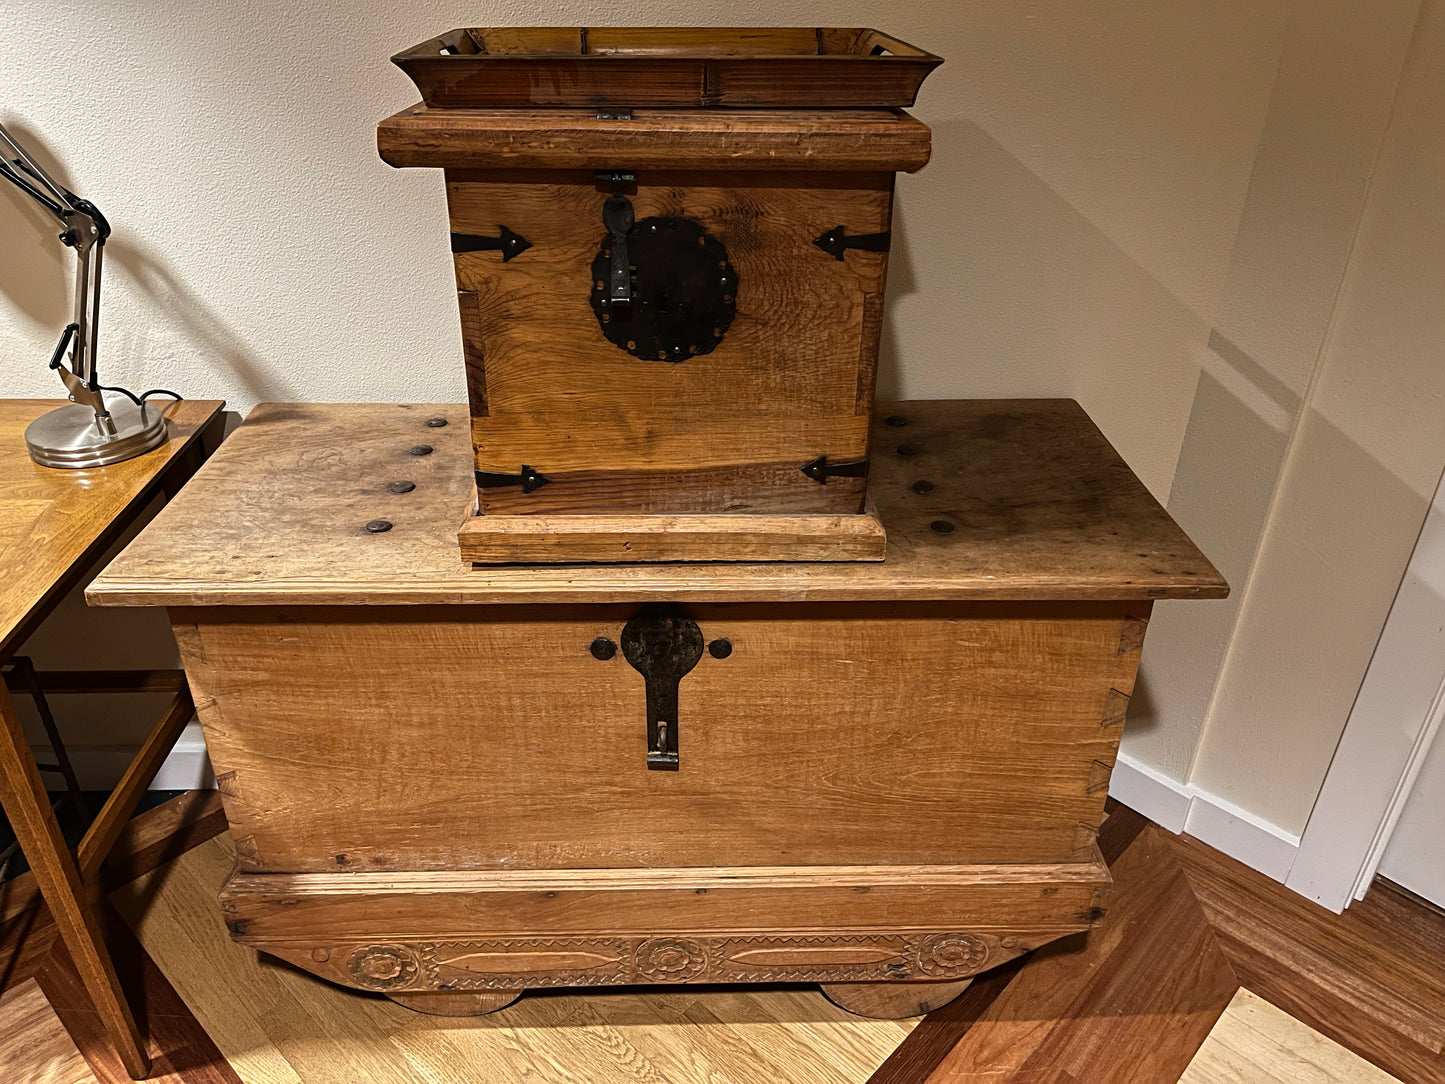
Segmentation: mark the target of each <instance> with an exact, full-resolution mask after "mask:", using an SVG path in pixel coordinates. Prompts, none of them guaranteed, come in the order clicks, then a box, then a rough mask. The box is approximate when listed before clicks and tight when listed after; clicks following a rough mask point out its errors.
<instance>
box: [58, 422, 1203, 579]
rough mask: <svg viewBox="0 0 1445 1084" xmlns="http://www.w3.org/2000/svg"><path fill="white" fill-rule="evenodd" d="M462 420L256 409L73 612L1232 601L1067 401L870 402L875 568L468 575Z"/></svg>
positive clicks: (467, 470) (529, 570) (602, 568)
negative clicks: (879, 542)
mask: <svg viewBox="0 0 1445 1084" xmlns="http://www.w3.org/2000/svg"><path fill="white" fill-rule="evenodd" d="M442 419H444V420H445V422H446V423H447V424H445V425H437V424H435V423H436V422H437V421H438V420H442ZM467 421H468V413H467V408H466V407H465V406H463V405H461V404H445V405H440V406H427V405H416V404H412V405H394V404H386V405H380V404H277V403H272V404H263V405H261V406H258V407H257V408H256V409H255V410H254V411H253V412H252V413H251V415H250V417H249V418H248V419H247V420H246V423H245V424H244V425H243V426H242V427H241V428H240V429H238V430H237V431H236V432H235V433H234V434H233V435H232V436H231V437H230V438H229V439H228V440H227V441H226V443H225V444H224V445H222V447H221V448H220V450H219V451H218V452H217V453H216V454H215V455H213V456H212V457H211V459H210V460H209V461H208V462H207V463H206V464H205V466H203V467H202V468H201V470H200V471H199V472H198V473H197V474H196V476H195V478H194V479H193V480H192V481H191V483H190V484H189V485H187V486H186V488H185V489H184V490H182V492H181V493H180V495H179V496H178V497H177V498H176V499H175V500H173V501H172V502H171V503H170V504H169V505H168V506H167V507H166V508H165V509H164V510H162V512H161V513H160V514H159V515H158V516H157V517H156V519H155V520H154V521H153V522H152V523H151V525H150V526H149V527H147V528H146V530H145V531H144V532H143V533H142V534H141V535H140V536H139V537H138V538H137V539H136V540H135V541H134V542H132V543H131V544H130V546H129V547H127V549H126V550H125V551H124V552H123V553H122V554H121V555H120V556H119V557H118V558H117V559H116V560H115V561H114V562H113V563H112V564H111V565H110V566H109V567H108V568H107V569H106V570H105V572H103V573H102V574H101V576H100V577H99V578H97V579H96V580H95V582H94V583H93V584H92V585H91V587H90V589H89V590H88V591H87V593H86V597H87V598H88V599H89V601H90V602H91V603H92V604H94V605H102V606H158V605H166V606H208V605H216V606H232V605H288V604H298V605H385V604H476V603H504V602H532V603H554V602H584V603H585V602H599V603H600V602H629V601H642V600H648V599H657V600H661V599H666V600H672V601H680V602H685V601H713V602H726V601H734V602H737V601H752V602H802V601H851V600H860V601H862V600H872V601H881V600H891V599H896V600H930V599H932V600H950V599H979V600H1005V599H1018V600H1048V599H1094V600H1098V599H1167V598H1222V597H1224V596H1225V595H1226V594H1227V593H1228V590H1229V588H1228V586H1227V584H1226V583H1225V582H1224V579H1223V577H1221V576H1220V574H1219V573H1218V572H1217V571H1216V570H1215V568H1214V566H1213V565H1211V564H1210V563H1209V561H1208V560H1207V559H1206V558H1205V557H1204V555H1203V554H1202V553H1200V552H1199V550H1198V548H1196V547H1195V545H1194V544H1193V543H1192V542H1191V541H1190V540H1189V538H1188V536H1186V535H1185V533H1184V532H1183V531H1182V530H1181V529H1180V528H1179V527H1178V525H1176V524H1175V523H1174V521H1173V520H1172V519H1171V518H1170V517H1169V514H1168V513H1167V512H1165V511H1164V509H1163V508H1161V507H1160V506H1159V504H1158V502H1156V501H1155V500H1154V499H1153V497H1152V496H1150V494H1149V492H1148V491H1147V490H1146V489H1145V488H1144V486H1143V484H1142V483H1141V482H1140V481H1139V480H1138V479H1137V478H1136V477H1135V476H1134V474H1133V473H1132V472H1131V471H1130V470H1129V468H1128V466H1127V465H1125V463H1124V461H1123V460H1122V459H1120V458H1119V455H1118V453H1116V452H1115V451H1114V449H1113V448H1112V447H1111V446H1110V445H1109V443H1108V441H1107V440H1105V439H1104V436H1103V434H1101V433H1100V432H1099V430H1098V429H1097V428H1096V427H1095V426H1094V424H1093V423H1092V422H1091V421H1090V420H1089V418H1088V416H1087V415H1086V414H1085V413H1084V412H1083V410H1082V409H1081V408H1080V407H1079V406H1078V404H1077V403H1075V402H1073V401H1072V400H1068V399H1036V400H951V401H928V402H924V401H918V402H905V403H893V404H883V405H881V406H880V408H879V410H878V411H877V418H876V419H875V421H874V434H873V439H874V448H875V455H874V458H873V473H872V477H871V479H870V483H869V494H870V497H871V499H872V501H873V502H874V504H875V505H876V507H877V510H878V513H879V515H880V516H881V518H882V520H883V523H884V525H885V527H886V529H887V532H888V555H887V559H886V560H884V561H882V562H878V563H870V564H860V563H847V562H839V563H809V564H801V563H750V564H741V563H718V564H660V565H563V566H559V565H550V566H537V565H501V566H487V567H481V566H472V565H468V564H464V563H463V562H462V561H461V560H460V559H459V558H458V556H457V550H456V531H457V527H458V524H459V523H460V522H461V521H462V519H463V517H464V515H465V514H466V509H467V504H468V500H469V498H470V496H471V486H472V474H471V464H470V457H471V444H470V434H469V432H468V426H467ZM428 423H432V424H428ZM428 448H429V449H431V450H430V451H429V452H427V451H423V449H428ZM408 483H410V485H408ZM378 521H381V522H384V523H386V524H389V525H390V526H389V527H382V526H381V522H378ZM368 525H371V526H370V528H368Z"/></svg>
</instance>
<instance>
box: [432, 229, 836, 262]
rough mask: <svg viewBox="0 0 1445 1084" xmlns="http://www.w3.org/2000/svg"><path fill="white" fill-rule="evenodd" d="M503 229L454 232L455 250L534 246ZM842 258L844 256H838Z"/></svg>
mask: <svg viewBox="0 0 1445 1084" xmlns="http://www.w3.org/2000/svg"><path fill="white" fill-rule="evenodd" d="M498 229H500V230H501V231H502V235H501V236H500V237H482V236H480V235H478V234H475V233H454V234H452V251H453V252H490V251H494V250H498V249H500V250H501V253H502V262H503V263H506V262H507V261H508V260H510V259H511V258H512V257H513V256H520V255H521V254H522V253H524V252H526V251H527V249H529V248H531V247H532V242H531V241H528V240H527V239H526V238H525V237H523V236H522V235H521V234H520V233H513V232H512V231H511V230H509V229H507V227H506V226H499V227H498ZM838 258H839V259H842V257H841V256H840V257H838Z"/></svg>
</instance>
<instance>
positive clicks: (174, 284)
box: [102, 236, 302, 402]
mask: <svg viewBox="0 0 1445 1084" xmlns="http://www.w3.org/2000/svg"><path fill="white" fill-rule="evenodd" d="M106 253H107V255H108V257H109V266H111V267H115V268H118V269H119V270H120V271H121V273H123V274H124V275H125V276H126V279H127V280H128V281H129V282H130V283H131V284H133V285H134V286H135V287H136V289H137V292H138V293H139V294H141V295H142V296H143V297H144V298H145V299H146V300H147V301H148V302H149V303H150V305H151V307H152V308H154V309H155V311H156V312H157V313H159V314H163V315H164V316H165V317H166V318H168V319H169V320H171V321H174V322H177V323H179V324H181V325H182V326H183V327H184V331H185V334H186V336H187V338H189V339H190V340H191V342H192V343H193V344H194V345H195V346H196V347H197V353H198V355H199V356H200V357H201V358H203V359H204V360H205V364H203V365H194V366H193V365H190V364H187V368H188V369H194V370H195V371H196V372H199V373H207V372H211V373H214V372H215V371H216V370H217V366H216V365H215V364H214V363H215V362H220V363H221V366H223V367H224V369H225V370H228V371H229V372H231V373H233V374H234V375H235V376H236V378H237V379H238V380H239V381H240V383H241V385H242V386H243V387H244V388H245V389H246V391H247V392H249V393H250V395H251V397H252V398H254V399H255V400H257V401H258V402H263V401H266V400H271V399H275V400H280V401H282V402H294V401H296V400H297V399H299V398H301V397H302V396H301V393H300V392H299V391H298V390H297V389H296V388H295V387H294V386H293V385H292V384H290V383H289V382H288V381H286V380H284V379H281V378H279V377H277V376H276V374H275V373H274V372H271V371H268V370H267V369H266V367H265V366H264V365H262V363H261V361H260V359H259V358H257V357H256V355H255V354H254V353H252V352H251V350H250V349H249V348H248V347H247V346H246V344H245V343H243V342H242V341H241V340H240V339H239V338H238V337H237V336H236V334H235V332H233V331H232V330H231V329H230V327H228V326H227V325H226V323H225V322H224V321H222V320H221V319H220V317H218V316H217V315H216V313H215V311H214V310H213V309H211V308H210V307H209V306H207V305H206V303H205V302H204V301H202V300H201V299H200V298H199V297H197V296H196V295H195V294H194V293H193V292H192V291H191V290H189V289H188V288H187V287H186V286H185V285H184V284H183V283H181V282H180V281H179V280H178V279H176V277H175V276H174V275H172V274H171V272H170V270H169V269H168V268H167V267H166V266H165V265H164V264H162V263H161V262H159V261H158V260H156V259H155V258H153V257H152V256H150V255H149V254H148V253H146V252H145V251H144V250H142V249H141V248H139V247H137V246H136V245H134V244H132V243H131V242H130V241H129V240H128V239H127V238H126V237H125V236H117V237H115V238H113V239H112V240H111V242H110V243H109V244H108V245H106ZM102 319H103V317H102Z"/></svg>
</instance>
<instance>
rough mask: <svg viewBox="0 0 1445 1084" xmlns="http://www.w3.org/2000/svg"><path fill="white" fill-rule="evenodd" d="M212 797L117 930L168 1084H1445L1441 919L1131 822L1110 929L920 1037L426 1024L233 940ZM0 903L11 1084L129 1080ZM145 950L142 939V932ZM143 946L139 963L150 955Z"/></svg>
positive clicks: (616, 1007) (192, 808)
mask: <svg viewBox="0 0 1445 1084" xmlns="http://www.w3.org/2000/svg"><path fill="white" fill-rule="evenodd" d="M223 829H224V821H223V820H222V818H221V816H220V813H219V809H218V807H217V805H216V803H215V799H214V796H213V795H206V794H197V795H190V796H186V797H185V798H183V799H178V800H177V801H176V802H175V803H171V804H170V805H169V806H167V807H162V808H161V809H158V810H156V811H153V812H152V813H150V814H147V815H146V817H145V818H142V819H140V820H138V821H137V823H136V824H135V825H133V826H132V830H131V831H130V833H129V834H128V836H127V838H126V839H125V840H123V841H122V845H121V847H120V848H119V850H118V853H117V856H116V858H115V859H114V860H113V861H112V863H111V870H110V873H111V878H112V883H113V884H114V885H115V886H116V889H117V890H116V892H115V893H114V894H113V897H112V898H113V899H114V901H115V903H116V906H117V907H118V908H119V910H120V911H121V912H123V913H124V915H125V919H126V921H125V922H120V921H116V922H115V923H114V927H115V928H114V930H113V932H112V936H113V940H114V941H115V942H116V943H117V945H118V947H119V949H120V952H121V955H122V958H123V959H127V960H128V961H129V966H127V967H126V968H125V970H126V971H127V972H128V973H129V974H130V975H131V976H132V977H133V979H135V985H136V988H137V992H138V994H139V995H140V1004H141V1005H142V1006H143V1010H142V1011H143V1014H144V1015H145V1016H146V1018H147V1019H148V1020H149V1025H150V1031H151V1036H152V1043H153V1046H154V1047H155V1050H156V1052H157V1055H158V1056H157V1061H156V1074H157V1076H156V1079H159V1080H164V1081H184V1082H188V1084H191V1082H197V1081H208V1082H209V1081H238V1080H245V1081H247V1082H252V1081H266V1082H270V1081H286V1082H288V1084H293V1082H294V1084H314V1082H318V1081H325V1082H328V1084H329V1082H332V1081H337V1082H341V1081H346V1082H350V1081H354V1080H372V1081H398V1082H410V1081H413V1080H415V1081H454V1080H455V1081H463V1080H484V1081H489V1082H490V1081H509V1080H526V1081H544V1082H550V1081H573V1080H576V1081H629V1082H630V1081H650V1082H667V1084H671V1082H683V1081H693V1080H698V1081H707V1082H708V1084H722V1082H726V1081H740V1082H741V1081H747V1082H752V1081H779V1082H787V1084H794V1082H798V1084H807V1082H813V1081H818V1082H835V1081H837V1082H842V1081H856V1082H860V1084H861V1082H863V1081H870V1082H872V1084H895V1082H909V1084H915V1082H918V1081H925V1080H926V1081H928V1082H929V1084H945V1082H950V1084H951V1082H965V1081H968V1082H972V1081H990V1082H993V1081H1004V1080H1016V1081H1050V1082H1058V1084H1069V1082H1079V1084H1086V1082H1087V1084H1092V1082H1095V1081H1108V1082H1113V1081H1146V1082H1154V1081H1164V1082H1169V1081H1175V1080H1181V1079H1182V1080H1184V1081H1186V1082H1188V1084H1213V1082H1223V1081H1238V1082H1251V1084H1252V1082H1255V1081H1263V1080H1281V1081H1301V1082H1305V1081H1310V1082H1313V1081H1344V1080H1348V1081H1360V1082H1364V1084H1369V1082H1372V1081H1388V1080H1390V1079H1391V1076H1392V1075H1393V1077H1394V1078H1396V1079H1399V1080H1404V1081H1445V1056H1442V1047H1445V976H1442V974H1441V968H1440V964H1439V961H1440V960H1441V959H1445V917H1442V916H1440V915H1439V914H1438V913H1436V912H1433V911H1431V910H1430V909H1429V908H1427V907H1425V906H1424V905H1422V904H1420V903H1418V902H1417V901H1414V900H1412V899H1409V898H1408V897H1406V896H1404V895H1402V894H1399V893H1395V892H1392V891H1390V890H1388V889H1385V888H1377V889H1376V890H1374V891H1372V892H1371V895H1370V897H1369V898H1367V899H1366V900H1365V901H1363V902H1362V903H1361V904H1358V905H1356V907H1354V908H1352V909H1351V910H1350V911H1349V912H1347V913H1346V914H1345V915H1343V916H1333V915H1329V914H1328V913H1327V912H1324V911H1322V910H1321V909H1319V908H1317V907H1315V906H1313V905H1312V904H1309V903H1307V902H1306V901H1304V900H1302V899H1299V898H1298V897H1295V896H1293V895H1292V894H1291V893H1288V892H1287V891H1285V890H1284V889H1283V888H1282V887H1281V886H1279V885H1277V884H1275V883H1274V882H1272V881H1269V880H1268V879H1267V878H1264V877H1262V876H1261V875H1259V874H1256V873H1254V872H1253V871H1251V870H1248V869H1246V868H1245V867H1243V866H1241V865H1239V864H1238V863H1235V862H1233V861H1232V860H1230V859H1228V858H1225V857H1224V856H1222V855H1219V854H1217V853H1216V852H1214V851H1212V850H1210V849H1209V848H1207V847H1205V846H1203V845H1202V844H1200V843H1198V842H1196V841H1194V840H1190V839H1188V838H1187V837H1175V836H1171V835H1169V834H1167V833H1165V832H1163V831H1162V830H1160V829H1158V828H1157V827H1154V826H1152V825H1149V824H1148V823H1147V822H1146V821H1144V820H1143V818H1141V817H1139V816H1138V815H1136V814H1134V813H1132V812H1131V811H1130V810H1127V809H1124V808H1122V807H1120V808H1116V809H1115V810H1114V811H1113V813H1112V815H1111V817H1110V819H1109V820H1108V821H1107V822H1106V824H1105V827H1104V830H1103V832H1102V833H1101V839H1100V842H1101V846H1102V848H1103V849H1104V851H1105V854H1106V856H1107V857H1108V858H1109V860H1110V863H1111V867H1112V869H1113V872H1114V876H1115V882H1116V887H1115V891H1114V896H1113V899H1112V901H1111V906H1110V911H1109V918H1108V920H1107V921H1106V922H1105V924H1104V925H1103V927H1101V928H1100V929H1099V930H1097V931H1095V932H1094V933H1092V934H1090V935H1089V936H1088V937H1084V936H1082V935H1081V936H1079V937H1077V938H1072V939H1070V940H1069V941H1067V942H1061V943H1058V944H1055V945H1053V946H1049V947H1048V948H1046V949H1044V950H1042V951H1040V952H1037V953H1035V954H1033V956H1032V957H1030V958H1029V959H1027V960H1025V961H1017V962H1015V963H1014V964H1011V965H1008V966H1006V967H1004V968H1000V969H998V970H996V971H994V972H991V973H989V974H987V975H985V976H983V977H981V978H980V979H979V980H978V981H976V982H975V983H974V985H973V986H972V987H971V988H970V989H969V990H968V991H967V992H966V993H965V994H964V995H963V996H962V997H961V998H960V999H958V1000H957V1001H956V1002H954V1003H953V1004H952V1005H949V1006H947V1007H945V1008H944V1009H941V1010H939V1011H938V1012H935V1013H933V1014H931V1015H930V1016H927V1017H924V1018H922V1019H921V1020H919V1021H902V1022H894V1021H872V1020H862V1019H859V1018H856V1017H851V1016H849V1015H847V1014H845V1013H843V1012H841V1010H838V1009H836V1008H834V1007H833V1006H832V1005H830V1004H829V1003H828V1002H826V1001H825V1000H824V999H823V998H822V996H821V995H820V994H818V993H817V992H816V991H815V990H814V989H811V988H807V987H791V988H787V987H785V988H773V989H766V990H758V989H756V988H747V989H726V990H720V989H706V990H703V989H693V988H670V989H668V990H666V991H662V992H659V991H657V990H655V989H649V990H646V991H623V992H611V993H608V992H589V993H583V994H574V993H548V994H542V995H528V996H527V997H524V998H523V999H522V1000H521V1001H520V1002H518V1003H516V1004H515V1005H513V1006H511V1007H509V1008H508V1009H506V1010H503V1011H502V1012H501V1013H498V1014H495V1015H493V1016H488V1017H481V1018H475V1019H469V1020H446V1019H442V1018H435V1017H426V1016H421V1015H419V1014H413V1013H410V1012H408V1011H407V1010H404V1009H400V1008H398V1007H396V1006H394V1005H392V1004H390V1003H389V1002H386V1001H378V1000H375V999H371V998H365V997H358V996H356V995H352V994H349V993H346V992H342V991H339V990H336V989H334V988H331V987H329V986H327V985H325V984H323V983H319V982H316V981H314V980H312V979H310V978H309V977H307V976H303V975H300V974H299V973H295V972H292V971H290V970H289V969H286V968H284V967H281V966H278V965H275V964H273V963H271V962H268V961H265V960H261V959H258V958H257V957H256V955H255V954H254V953H251V952H249V951H248V950H245V949H242V948H240V947H238V946H236V945H234V944H232V943H231V942H230V941H229V939H228V938H227V937H226V935H225V931H224V927H223V926H222V925H221V923H220V919H219V915H218V913H217V911H216V908H215V890H216V887H217V886H218V884H219V881H220V879H221V877H223V876H224V874H225V872H226V870H227V868H228V866H229V851H228V840H227V838H226V837H225V835H224V834H223ZM23 897H24V886H23V885H21V886H20V891H19V892H18V893H17V891H16V890H15V889H14V888H13V887H12V888H11V889H10V890H9V891H8V892H6V893H3V894H0V988H7V987H8V989H7V990H6V992H5V994H4V995H3V997H0V1081H3V1082H4V1084H11V1082H12V1081H15V1082H22V1084H30V1082H32V1081H33V1082H35V1084H42V1082H43V1084H61V1082H69V1081H87V1082H88V1081H92V1080H97V1081H112V1080H114V1081H123V1080H124V1079H126V1078H125V1076H124V1074H123V1072H122V1071H121V1069H120V1067H119V1065H118V1064H117V1063H115V1061H114V1059H113V1057H112V1056H111V1055H109V1054H108V1053H107V1052H106V1051H105V1048H104V1044H103V1042H102V1037H101V1033H100V1030H99V1028H98V1026H97V1023H96V1020H95V1017H94V1014H93V1013H91V1012H90V1010H89V1008H88V1006H86V1004H85V1002H84V999H83V997H82V995H81V994H80V991H79V988H78V984H77V980H76V978H75V975H74V972H73V970H72V969H71V968H70V966H69V961H68V960H67V959H66V958H65V956H64V953H63V951H61V950H59V948H58V946H57V945H55V944H52V939H51V932H52V931H51V929H50V927H49V924H48V922H47V920H46V918H45V916H44V913H43V910H36V909H35V908H34V907H33V906H27V901H26V900H25V899H24V898H23ZM137 934H138V936H139V941H137V939H136V935H137ZM142 945H144V948H142Z"/></svg>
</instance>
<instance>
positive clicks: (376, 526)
mask: <svg viewBox="0 0 1445 1084" xmlns="http://www.w3.org/2000/svg"><path fill="white" fill-rule="evenodd" d="M389 530H391V520H389V519H373V520H371V521H370V522H368V523H367V525H366V532H367V534H386V532H387V531H389Z"/></svg>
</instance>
